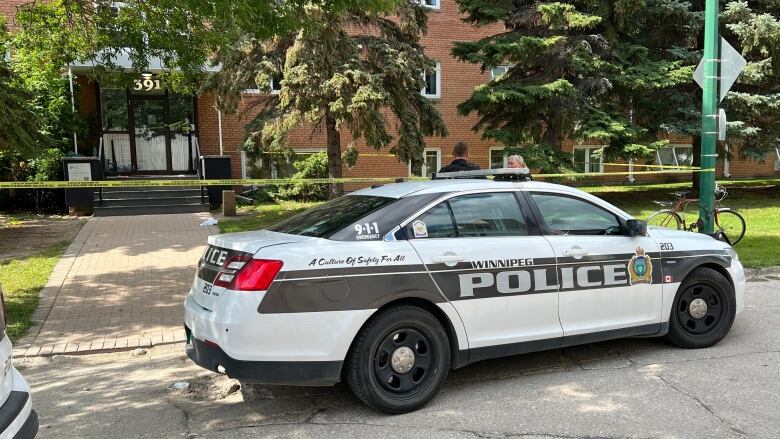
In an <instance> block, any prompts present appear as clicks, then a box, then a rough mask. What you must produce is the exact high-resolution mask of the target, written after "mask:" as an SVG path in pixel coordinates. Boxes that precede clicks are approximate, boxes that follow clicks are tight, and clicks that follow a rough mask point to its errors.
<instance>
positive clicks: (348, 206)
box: [268, 195, 397, 238]
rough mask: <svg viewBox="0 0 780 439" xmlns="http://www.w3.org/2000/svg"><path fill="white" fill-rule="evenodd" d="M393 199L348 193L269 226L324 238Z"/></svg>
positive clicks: (293, 233)
mask: <svg viewBox="0 0 780 439" xmlns="http://www.w3.org/2000/svg"><path fill="white" fill-rule="evenodd" d="M394 201H397V200H396V199H395V198H387V197H374V196H367V195H347V196H344V197H340V198H336V199H335V200H331V201H328V202H327V203H325V204H321V205H319V206H317V207H315V208H313V209H309V210H307V211H305V212H301V213H299V214H297V215H295V216H292V217H290V218H288V219H286V220H284V221H282V222H280V223H277V224H276V225H273V226H271V227H269V228H268V230H271V231H273V232H279V233H288V234H290V235H304V236H314V237H317V238H327V237H328V236H330V235H332V234H334V233H336V232H338V231H339V230H341V229H343V228H344V227H347V226H349V225H350V224H352V223H354V222H356V221H358V220H360V219H361V218H363V217H365V216H366V215H368V214H370V213H371V212H373V211H375V210H377V209H380V208H382V207H384V206H386V205H388V204H390V203H392V202H394Z"/></svg>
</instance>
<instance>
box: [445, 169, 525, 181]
mask: <svg viewBox="0 0 780 439" xmlns="http://www.w3.org/2000/svg"><path fill="white" fill-rule="evenodd" d="M489 176H493V179H494V180H499V181H506V180H519V181H527V180H533V177H531V172H530V171H529V170H528V168H502V169H478V170H475V171H458V172H438V173H436V172H434V173H433V174H431V180H446V179H452V178H487V177H489Z"/></svg>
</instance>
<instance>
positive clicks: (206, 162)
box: [200, 155, 233, 207]
mask: <svg viewBox="0 0 780 439" xmlns="http://www.w3.org/2000/svg"><path fill="white" fill-rule="evenodd" d="M232 175H233V173H232V170H231V168H230V156H229V155H204V156H201V157H200V176H201V179H203V180H225V179H230V178H232ZM206 188H207V190H208V194H209V202H210V203H211V205H212V207H216V206H220V205H222V191H224V190H230V189H232V186H230V185H224V186H206Z"/></svg>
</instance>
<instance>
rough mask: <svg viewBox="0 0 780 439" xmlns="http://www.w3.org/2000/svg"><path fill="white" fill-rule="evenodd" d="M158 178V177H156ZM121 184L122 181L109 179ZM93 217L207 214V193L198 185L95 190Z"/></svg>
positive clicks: (209, 206) (208, 208)
mask: <svg viewBox="0 0 780 439" xmlns="http://www.w3.org/2000/svg"><path fill="white" fill-rule="evenodd" d="M158 178H159V177H158ZM112 180H114V181H121V180H122V179H112ZM94 194H95V208H94V215H95V216H129V215H159V214H174V213H192V212H208V211H209V210H210V209H211V205H210V204H209V196H208V192H207V191H205V190H204V191H203V194H202V195H201V190H200V187H199V186H164V187H109V188H103V190H102V195H101V191H95V192H94Z"/></svg>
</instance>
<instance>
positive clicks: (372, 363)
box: [185, 179, 745, 413]
mask: <svg viewBox="0 0 780 439" xmlns="http://www.w3.org/2000/svg"><path fill="white" fill-rule="evenodd" d="M208 244H209V245H208V247H207V248H206V250H205V252H204V254H203V257H202V258H201V260H200V263H199V266H198V269H197V274H196V277H195V281H194V284H193V286H192V289H191V290H190V292H189V294H188V295H187V298H186V302H185V307H186V312H185V326H186V332H187V339H188V346H187V353H188V355H189V357H190V358H191V359H192V360H193V361H195V362H196V363H197V364H199V365H201V366H202V367H204V368H207V369H209V370H213V371H218V372H221V373H226V374H227V375H228V376H230V377H233V378H237V379H239V380H242V381H245V382H256V383H266V384H292V385H331V384H334V383H336V382H338V381H340V380H345V381H346V382H347V383H348V384H349V386H350V387H351V389H352V390H353V391H354V393H355V394H356V395H357V396H358V398H360V399H361V400H362V401H363V402H365V403H366V404H368V405H369V406H371V407H374V408H376V409H378V410H381V411H384V412H387V413H402V412H407V411H410V410H415V409H417V408H419V407H421V406H423V405H424V404H425V403H427V402H428V401H430V400H431V399H432V398H433V397H434V396H435V394H436V393H437V392H438V390H439V388H440V387H441V386H442V383H443V382H444V380H445V379H446V377H447V373H448V371H449V370H450V369H452V368H458V367H462V366H464V365H466V364H469V363H473V362H475V361H481V360H485V359H489V358H496V357H502V356H507V355H515V354H521V353H526V352H532V351H539V350H544V349H556V348H561V347H564V346H572V345H577V344H583V343H590V342H596V341H600V340H607V339H614V338H619V337H627V336H642V337H655V336H666V337H667V338H668V339H669V340H670V341H671V342H672V343H674V344H676V345H679V346H682V347H686V348H702V347H708V346H712V345H713V344H715V343H717V342H718V341H719V340H720V339H722V338H723V337H724V336H725V335H726V333H727V332H728V331H729V329H730V328H731V326H732V323H733V321H734V316H735V314H736V313H737V312H738V311H740V310H741V308H742V307H743V294H744V285H745V277H744V272H743V269H742V265H741V264H740V262H739V260H738V257H737V254H736V252H735V251H734V250H733V249H732V248H731V246H729V245H728V244H727V243H724V242H721V241H718V240H716V239H714V238H712V237H710V236H706V235H702V234H696V233H690V232H682V231H677V230H668V229H650V230H647V226H646V223H644V222H643V221H639V220H635V219H632V218H631V216H630V215H628V214H627V213H625V212H623V211H621V210H620V209H618V208H616V207H614V206H612V205H610V204H608V203H606V202H604V201H603V200H600V199H599V198H597V197H594V196H592V195H589V194H587V193H585V192H582V191H580V190H577V189H574V188H571V187H567V186H561V185H555V184H548V183H539V182H531V181H491V180H486V179H481V180H477V179H457V180H434V181H427V182H408V183H398V184H390V185H385V186H379V187H374V188H371V189H365V190H360V191H357V192H354V193H352V194H349V195H346V196H343V197H341V198H338V199H335V200H332V201H330V202H327V203H325V204H323V205H321V206H318V207H316V208H313V209H310V210H308V211H305V212H303V213H300V214H298V215H295V216H293V217H291V218H289V219H287V220H285V221H282V222H281V223H279V224H276V225H274V226H273V227H270V228H268V229H267V230H260V231H255V232H244V233H233V234H225V235H217V236H211V237H209V239H208Z"/></svg>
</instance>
